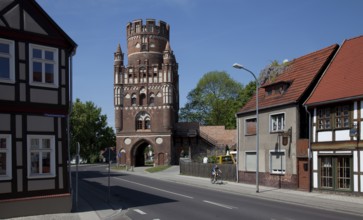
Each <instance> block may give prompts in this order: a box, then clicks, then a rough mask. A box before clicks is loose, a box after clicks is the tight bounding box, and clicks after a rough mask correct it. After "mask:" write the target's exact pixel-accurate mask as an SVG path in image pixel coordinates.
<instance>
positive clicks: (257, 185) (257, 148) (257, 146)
mask: <svg viewBox="0 0 363 220" xmlns="http://www.w3.org/2000/svg"><path fill="white" fill-rule="evenodd" d="M233 67H234V68H236V69H243V70H245V71H247V72H249V73H251V74H252V76H253V77H254V78H255V82H256V193H258V192H259V191H260V190H259V181H258V171H259V169H258V163H259V153H258V152H259V146H260V145H259V126H258V124H259V122H258V88H259V83H258V80H257V77H256V76H255V74H254V73H253V72H252V71H251V70H249V69H246V68H244V67H243V66H242V65H241V64H238V63H235V64H233Z"/></svg>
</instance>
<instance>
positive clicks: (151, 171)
mask: <svg viewBox="0 0 363 220" xmlns="http://www.w3.org/2000/svg"><path fill="white" fill-rule="evenodd" d="M169 167H171V166H169V165H164V166H156V167H150V168H147V169H146V170H145V171H146V172H149V173H156V172H160V171H163V170H166V169H168V168H169Z"/></svg>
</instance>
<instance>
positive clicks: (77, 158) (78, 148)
mask: <svg viewBox="0 0 363 220" xmlns="http://www.w3.org/2000/svg"><path fill="white" fill-rule="evenodd" d="M80 148H81V147H80V145H79V142H77V154H76V198H75V200H76V210H77V209H78V164H79V151H80Z"/></svg>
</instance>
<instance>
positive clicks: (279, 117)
mask: <svg viewBox="0 0 363 220" xmlns="http://www.w3.org/2000/svg"><path fill="white" fill-rule="evenodd" d="M284 128H285V113H280V114H275V115H270V132H279V131H283V130H284Z"/></svg>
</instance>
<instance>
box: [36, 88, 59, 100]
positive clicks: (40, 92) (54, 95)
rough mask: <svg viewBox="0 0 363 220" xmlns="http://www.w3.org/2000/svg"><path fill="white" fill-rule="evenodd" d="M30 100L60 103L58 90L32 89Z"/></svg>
mask: <svg viewBox="0 0 363 220" xmlns="http://www.w3.org/2000/svg"><path fill="white" fill-rule="evenodd" d="M30 101H31V102H36V103H45V104H58V91H56V90H55V91H53V90H45V89H30Z"/></svg>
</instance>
